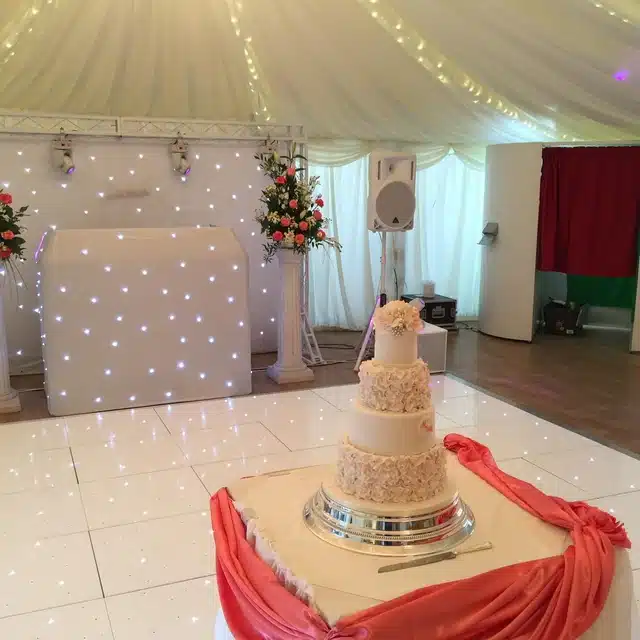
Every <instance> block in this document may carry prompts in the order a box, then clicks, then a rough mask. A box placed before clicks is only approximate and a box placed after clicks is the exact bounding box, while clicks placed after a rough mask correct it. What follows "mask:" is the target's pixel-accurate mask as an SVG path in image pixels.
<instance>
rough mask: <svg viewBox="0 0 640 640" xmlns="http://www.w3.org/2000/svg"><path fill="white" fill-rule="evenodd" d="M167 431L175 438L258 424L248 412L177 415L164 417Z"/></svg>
mask: <svg viewBox="0 0 640 640" xmlns="http://www.w3.org/2000/svg"><path fill="white" fill-rule="evenodd" d="M162 421H163V422H164V424H165V426H166V428H167V430H168V431H169V433H171V434H172V435H174V436H180V435H185V434H193V433H195V432H198V431H204V430H207V429H226V428H229V427H233V426H236V425H244V424H249V423H251V422H256V418H255V416H251V415H250V414H249V413H247V412H242V413H240V412H238V411H233V410H227V411H225V412H224V413H185V412H181V413H176V414H171V415H164V416H162Z"/></svg>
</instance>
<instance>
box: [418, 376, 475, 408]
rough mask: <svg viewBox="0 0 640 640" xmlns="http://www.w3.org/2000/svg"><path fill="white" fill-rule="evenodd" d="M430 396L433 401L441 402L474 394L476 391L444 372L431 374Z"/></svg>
mask: <svg viewBox="0 0 640 640" xmlns="http://www.w3.org/2000/svg"><path fill="white" fill-rule="evenodd" d="M429 386H430V388H431V398H432V400H433V401H434V402H441V401H442V400H447V399H450V398H460V397H465V396H474V395H475V394H476V393H477V392H476V390H475V389H473V388H472V387H470V386H469V385H466V384H464V383H463V382H460V381H458V380H456V379H454V378H449V377H447V376H446V375H444V374H436V375H433V376H431V384H430V385H429Z"/></svg>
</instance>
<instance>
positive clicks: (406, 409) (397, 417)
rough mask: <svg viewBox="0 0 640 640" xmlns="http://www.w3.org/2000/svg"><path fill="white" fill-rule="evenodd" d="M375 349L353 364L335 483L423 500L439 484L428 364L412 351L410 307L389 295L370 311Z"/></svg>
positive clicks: (396, 498)
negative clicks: (355, 372)
mask: <svg viewBox="0 0 640 640" xmlns="http://www.w3.org/2000/svg"><path fill="white" fill-rule="evenodd" d="M374 326H375V332H376V334H375V338H376V343H375V356H374V359H373V360H371V361H369V362H365V363H363V364H362V366H361V367H360V373H359V376H360V386H359V397H358V400H356V402H355V403H354V412H353V414H352V419H351V421H350V424H349V426H348V429H347V434H346V437H345V439H344V442H343V444H342V446H341V447H340V453H339V459H338V465H337V477H336V484H337V486H338V487H339V488H340V489H341V490H342V491H343V492H344V493H346V494H347V495H351V496H355V497H356V498H359V499H361V500H370V501H373V502H378V503H384V502H388V503H410V502H419V501H424V500H429V499H430V498H432V497H434V496H436V495H438V494H439V493H440V492H442V491H443V490H444V488H445V486H446V484H447V478H446V459H445V453H444V447H443V445H442V443H441V442H438V441H436V438H435V435H434V427H435V420H434V415H435V413H434V410H433V406H432V403H431V393H430V390H429V377H430V376H429V368H428V366H427V365H426V364H425V363H424V362H423V361H422V360H419V359H418V358H417V351H418V349H417V334H416V331H418V330H419V329H420V328H421V327H422V322H421V321H420V318H419V316H418V312H417V310H416V309H414V308H413V307H411V306H410V305H408V304H406V303H404V302H391V303H389V304H388V305H386V306H385V307H382V308H381V309H378V310H377V311H376V313H375V315H374Z"/></svg>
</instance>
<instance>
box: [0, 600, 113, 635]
mask: <svg viewBox="0 0 640 640" xmlns="http://www.w3.org/2000/svg"><path fill="white" fill-rule="evenodd" d="M0 638H3V639H5V640H113V635H112V634H111V625H110V624H109V617H108V615H107V608H106V606H105V601H104V600H102V599H100V600H92V601H91V602H83V603H81V604H71V605H67V606H65V607H57V608H55V609H45V610H44V611H36V612H35V613H27V614H24V615H21V616H14V617H11V618H4V619H2V620H0Z"/></svg>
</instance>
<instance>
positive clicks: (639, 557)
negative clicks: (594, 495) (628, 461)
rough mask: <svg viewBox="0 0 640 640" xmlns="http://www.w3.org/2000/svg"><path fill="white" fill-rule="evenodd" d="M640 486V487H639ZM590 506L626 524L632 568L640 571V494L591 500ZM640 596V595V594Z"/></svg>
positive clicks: (637, 492) (626, 494)
mask: <svg viewBox="0 0 640 640" xmlns="http://www.w3.org/2000/svg"><path fill="white" fill-rule="evenodd" d="M639 486H640V485H639ZM589 502H590V504H592V505H594V506H596V507H599V508H600V509H602V510H603V511H606V512H607V513H610V514H611V515H612V516H613V517H614V518H615V519H616V520H620V522H623V523H624V526H625V529H626V530H627V535H628V536H629V539H630V540H631V551H630V552H629V553H630V554H631V567H632V568H633V569H640V508H638V507H640V492H639V491H636V492H633V493H625V494H622V495H618V496H609V497H607V498H600V499H599V500H590V501H589ZM638 595H639V596H640V593H639V594H638Z"/></svg>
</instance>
